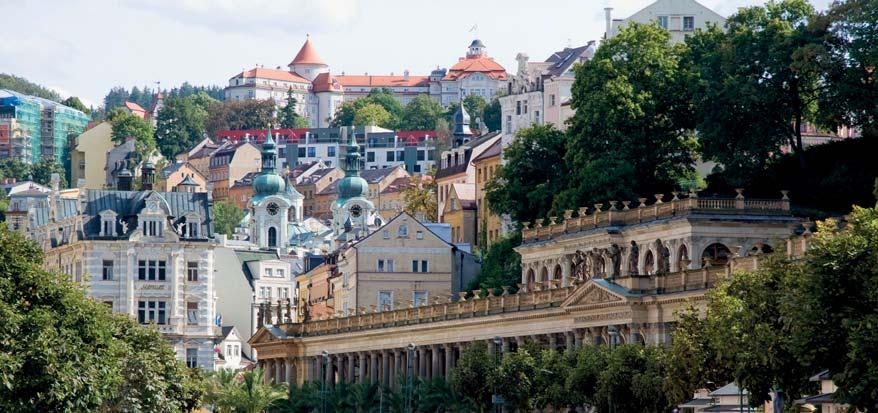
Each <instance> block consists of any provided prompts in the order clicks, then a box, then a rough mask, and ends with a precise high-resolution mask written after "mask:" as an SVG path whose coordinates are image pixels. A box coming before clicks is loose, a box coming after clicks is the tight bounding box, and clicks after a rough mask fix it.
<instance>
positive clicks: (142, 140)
mask: <svg viewBox="0 0 878 413" xmlns="http://www.w3.org/2000/svg"><path fill="white" fill-rule="evenodd" d="M107 120H108V121H109V122H110V123H111V124H112V125H113V134H112V137H113V143H115V144H116V145H121V144H123V143H125V142H126V141H127V140H128V139H129V138H134V146H135V147H136V150H137V153H138V154H140V157H141V159H145V158H146V157H147V156H148V155H149V154H151V153H152V152H153V151H154V150H155V149H156V143H155V130H154V129H153V127H152V123H150V122H149V121H147V120H145V119H143V118H141V117H140V116H137V115H134V114H132V113H129V112H127V111H125V110H124V109H122V108H115V109H113V110H111V111H110V112H109V113H107Z"/></svg>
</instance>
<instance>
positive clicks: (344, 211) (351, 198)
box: [331, 128, 381, 241]
mask: <svg viewBox="0 0 878 413" xmlns="http://www.w3.org/2000/svg"><path fill="white" fill-rule="evenodd" d="M348 133H350V136H347V135H348ZM341 134H342V136H341V138H342V139H345V138H347V141H348V144H347V153H346V154H345V158H344V169H345V176H344V178H342V179H341V180H339V181H338V199H337V200H336V201H335V202H333V203H332V207H331V209H332V230H333V231H334V233H335V235H336V239H337V240H340V241H350V240H354V239H357V238H360V237H363V236H365V235H367V234H368V233H369V230H370V227H372V226H373V225H381V220H380V219H379V218H378V217H377V215H376V214H375V205H374V204H372V201H369V200H368V199H367V198H366V193H367V192H368V190H369V184H368V183H367V182H366V180H365V179H363V178H362V177H360V146H359V145H357V139H356V137H355V136H354V133H353V132H352V131H351V132H349V131H348V130H347V128H342V130H341Z"/></svg>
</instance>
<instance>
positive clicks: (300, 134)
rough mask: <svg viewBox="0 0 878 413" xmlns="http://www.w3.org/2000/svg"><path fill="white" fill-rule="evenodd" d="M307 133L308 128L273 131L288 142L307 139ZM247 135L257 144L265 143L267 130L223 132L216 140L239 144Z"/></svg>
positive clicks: (217, 134) (218, 134)
mask: <svg viewBox="0 0 878 413" xmlns="http://www.w3.org/2000/svg"><path fill="white" fill-rule="evenodd" d="M305 132H308V128H282V129H272V130H271V133H272V134H274V135H280V136H281V137H284V138H285V139H286V141H287V142H298V140H299V139H302V138H304V137H305ZM247 135H250V139H251V140H253V141H256V142H257V143H262V142H265V129H240V130H221V131H218V132H217V133H216V138H217V140H219V141H222V140H226V139H227V140H229V141H231V142H238V141H240V140H243V139H244V137H245V136H247Z"/></svg>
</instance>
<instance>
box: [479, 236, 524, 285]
mask: <svg viewBox="0 0 878 413" xmlns="http://www.w3.org/2000/svg"><path fill="white" fill-rule="evenodd" d="M519 245H521V231H513V232H510V233H508V234H506V235H504V236H503V237H501V238H499V239H497V240H496V241H494V243H493V244H491V246H490V247H488V250H487V252H486V253H485V255H484V257H483V258H482V269H481V271H479V274H478V275H476V278H475V279H473V281H472V282H471V283H470V285H469V286H468V287H467V290H469V291H472V290H475V289H489V288H493V289H497V288H501V287H512V286H515V285H516V284H517V283H519V282H521V256H520V255H518V253H517V252H515V249H514V248H515V247H517V246H519Z"/></svg>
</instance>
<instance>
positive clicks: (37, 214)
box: [31, 194, 79, 228]
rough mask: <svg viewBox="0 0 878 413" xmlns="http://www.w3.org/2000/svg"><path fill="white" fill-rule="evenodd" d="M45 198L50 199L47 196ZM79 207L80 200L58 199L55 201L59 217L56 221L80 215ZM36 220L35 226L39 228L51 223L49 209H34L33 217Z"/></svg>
mask: <svg viewBox="0 0 878 413" xmlns="http://www.w3.org/2000/svg"><path fill="white" fill-rule="evenodd" d="M42 196H43V197H46V198H48V195H47V194H42ZM78 206H79V200H78V199H75V198H73V199H71V198H58V199H57V200H56V201H55V211H56V214H57V216H56V217H55V219H56V220H58V221H60V220H63V219H66V218H70V217H72V216H74V215H76V214H78V213H79V211H78V210H77V207H78ZM31 216H32V217H33V219H34V222H33V225H35V227H37V228H39V227H42V226H44V225H47V224H48V223H49V209H48V208H34V209H33V214H32V215H31Z"/></svg>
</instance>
